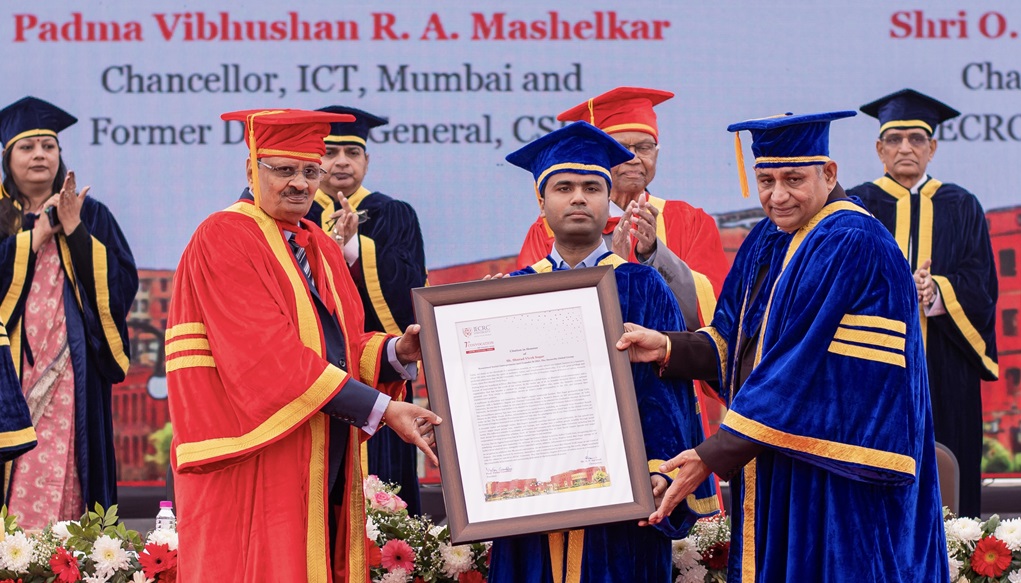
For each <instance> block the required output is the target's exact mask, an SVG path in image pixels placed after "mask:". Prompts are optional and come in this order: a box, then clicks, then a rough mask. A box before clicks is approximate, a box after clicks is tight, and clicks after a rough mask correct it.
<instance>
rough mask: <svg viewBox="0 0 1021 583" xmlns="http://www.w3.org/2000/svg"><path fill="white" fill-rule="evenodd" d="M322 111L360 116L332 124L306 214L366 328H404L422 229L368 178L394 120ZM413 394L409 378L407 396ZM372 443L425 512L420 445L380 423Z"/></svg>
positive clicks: (340, 109)
mask: <svg viewBox="0 0 1021 583" xmlns="http://www.w3.org/2000/svg"><path fill="white" fill-rule="evenodd" d="M319 111H325V112H329V113H341V114H347V115H351V116H353V117H354V121H350V122H334V123H331V124H330V135H328V136H326V138H325V139H324V140H323V141H324V142H325V143H326V154H325V155H324V156H323V169H324V170H326V176H324V177H323V181H322V182H321V183H320V184H319V190H318V191H317V192H316V195H315V200H314V201H313V202H312V208H311V209H309V211H308V214H307V215H305V218H306V219H308V220H310V221H312V222H313V223H315V224H317V225H319V226H321V227H322V228H323V230H324V231H326V233H327V234H328V235H330V236H331V237H333V239H334V240H335V241H336V242H337V244H338V245H340V246H341V248H342V249H343V251H344V260H345V261H346V262H347V264H348V267H349V269H350V271H351V277H352V278H353V279H354V281H355V285H357V286H358V294H359V295H360V296H361V298H362V305H363V306H364V307H365V331H366V332H385V333H387V334H400V333H401V332H402V331H404V330H405V329H407V327H408V326H410V325H411V324H414V323H415V310H414V307H413V306H412V304H411V290H412V289H413V288H416V287H422V286H424V285H425V280H426V270H425V250H424V244H423V242H422V229H421V228H420V227H419V224H418V216H417V215H416V214H415V209H413V208H412V207H411V205H410V204H408V203H406V202H404V201H402V200H397V199H395V198H391V197H390V196H387V195H385V194H383V193H382V192H377V191H372V190H369V189H368V188H365V186H363V184H362V183H363V181H364V180H365V174H366V173H367V172H368V169H369V153H368V152H367V151H366V149H365V148H366V144H367V142H368V138H369V131H370V130H371V129H372V128H374V127H379V126H381V125H386V124H387V123H388V121H389V120H387V118H385V117H380V116H377V115H373V114H371V113H369V112H366V111H362V110H360V109H355V108H353V107H346V106H340V105H331V106H329V107H324V108H322V109H320V110H319ZM412 396H413V395H412V394H411V383H410V382H409V383H407V386H406V390H405V395H404V400H406V401H411V400H412ZM364 447H365V451H364V452H363V456H362V459H363V460H367V468H366V469H367V470H368V473H370V474H376V475H378V476H379V478H380V479H382V480H383V481H386V482H392V483H395V484H397V485H399V486H400V487H401V492H400V496H401V498H402V499H403V500H404V501H405V502H407V503H408V512H409V513H411V514H420V513H421V507H422V505H421V500H420V496H419V489H418V450H416V449H415V447H414V446H413V445H409V444H408V443H405V442H404V440H402V439H400V438H399V437H398V436H397V434H395V433H394V432H393V431H392V430H391V429H390V428H389V427H382V428H380V430H379V431H377V432H376V434H375V435H373V436H372V439H370V440H369V441H368V442H366V444H365V446H364Z"/></svg>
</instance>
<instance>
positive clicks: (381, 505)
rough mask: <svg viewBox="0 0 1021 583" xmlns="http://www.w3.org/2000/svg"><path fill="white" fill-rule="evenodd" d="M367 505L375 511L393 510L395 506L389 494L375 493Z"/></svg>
mask: <svg viewBox="0 0 1021 583" xmlns="http://www.w3.org/2000/svg"><path fill="white" fill-rule="evenodd" d="M369 504H370V505H371V506H372V507H373V508H375V509H377V510H395V509H396V508H397V505H396V504H395V503H394V501H393V496H392V495H391V494H390V493H389V492H376V493H374V494H373V495H372V498H369Z"/></svg>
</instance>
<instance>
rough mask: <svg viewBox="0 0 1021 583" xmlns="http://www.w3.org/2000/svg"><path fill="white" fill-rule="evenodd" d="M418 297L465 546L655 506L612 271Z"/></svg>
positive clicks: (470, 286)
mask: <svg viewBox="0 0 1021 583" xmlns="http://www.w3.org/2000/svg"><path fill="white" fill-rule="evenodd" d="M412 294H413V297H414V304H415V314H416V317H417V319H418V322H419V324H421V325H422V331H421V342H422V361H423V367H424V372H425V376H426V384H427V386H428V390H429V403H430V405H431V407H432V409H433V411H435V412H436V413H437V414H438V415H440V417H442V418H443V420H444V421H443V423H442V424H440V425H439V426H438V427H437V428H436V445H437V452H438V455H439V459H440V471H441V474H442V486H443V500H444V503H445V505H446V509H447V519H448V521H449V525H450V535H451V540H452V541H453V542H454V543H457V544H460V543H464V542H470V541H479V540H488V539H492V538H496V537H502V536H511V535H517V534H526V533H535V532H546V531H554V530H563V529H570V528H578V527H582V526H586V525H590V524H601V523H608V522H619V521H624V520H635V519H640V518H645V517H648V516H649V514H651V513H652V512H653V510H655V505H654V501H653V497H652V487H651V485H650V480H649V467H648V461H647V459H646V457H645V445H644V441H643V439H642V429H641V424H640V420H639V414H638V405H637V402H636V400H635V392H634V385H633V382H632V378H631V368H630V364H629V362H628V358H627V354H626V353H623V352H620V351H618V350H617V349H616V348H615V344H616V342H617V340H618V339H619V338H620V336H621V334H622V333H623V330H624V326H623V322H622V321H621V315H620V300H619V299H618V296H617V283H616V279H615V278H614V274H613V270H612V269H611V268H609V267H594V268H588V269H578V270H571V271H559V272H553V273H543V274H537V275H525V276H520V277H511V278H504V279H497V280H491V281H477V282H470V283H462V284H453V285H445V286H438V287H427V288H418V289H415V290H413V292H412Z"/></svg>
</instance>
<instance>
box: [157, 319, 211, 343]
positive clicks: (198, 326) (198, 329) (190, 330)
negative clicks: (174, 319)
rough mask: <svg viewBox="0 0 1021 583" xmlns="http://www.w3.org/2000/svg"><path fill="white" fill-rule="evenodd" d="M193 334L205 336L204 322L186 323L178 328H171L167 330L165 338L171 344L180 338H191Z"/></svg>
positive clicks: (177, 326) (178, 325)
mask: <svg viewBox="0 0 1021 583" xmlns="http://www.w3.org/2000/svg"><path fill="white" fill-rule="evenodd" d="M193 334H201V335H203V336H205V334H206V325H205V324H203V323H202V322H184V323H182V324H177V325H176V326H171V327H170V329H169V330H167V333H166V335H165V337H164V338H165V340H166V341H167V342H170V341H171V340H173V339H174V338H177V337H178V336H190V335H193Z"/></svg>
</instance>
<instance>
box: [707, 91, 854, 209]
mask: <svg viewBox="0 0 1021 583" xmlns="http://www.w3.org/2000/svg"><path fill="white" fill-rule="evenodd" d="M855 115H857V112H855V111H828V112H823V113H808V114H803V115H793V114H791V113H786V114H784V115H778V116H774V117H765V118H761V119H750V120H748V121H742V122H739V123H735V124H731V125H729V126H727V131H728V132H740V131H741V130H748V131H750V132H751V133H752V153H753V154H755V167H756V168H780V167H784V166H812V165H816V164H825V163H826V162H829V160H830V122H831V121H833V120H836V119H843V118H845V117H853V116H855ZM734 142H735V149H736V153H737V162H738V163H737V169H738V172H740V174H741V190H742V194H743V195H744V196H745V197H747V196H748V178H747V176H745V172H744V152H743V151H742V150H741V137H740V134H739V133H735V134H734Z"/></svg>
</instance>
